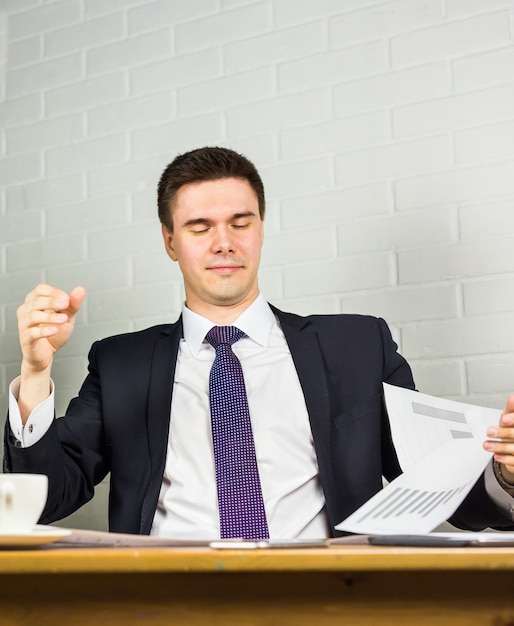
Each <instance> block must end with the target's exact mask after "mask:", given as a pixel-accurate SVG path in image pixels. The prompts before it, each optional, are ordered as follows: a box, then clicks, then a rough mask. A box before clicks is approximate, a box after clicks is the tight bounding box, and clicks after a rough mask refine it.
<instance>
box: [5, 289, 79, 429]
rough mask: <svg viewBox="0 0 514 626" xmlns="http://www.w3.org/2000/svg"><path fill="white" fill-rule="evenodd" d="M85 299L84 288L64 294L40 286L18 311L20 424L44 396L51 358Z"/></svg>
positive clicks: (63, 341) (69, 332)
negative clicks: (20, 362) (21, 356)
mask: <svg viewBox="0 0 514 626" xmlns="http://www.w3.org/2000/svg"><path fill="white" fill-rule="evenodd" d="M85 296H86V290H85V289H84V287H75V288H74V289H72V291H70V293H66V292H65V291H62V290H61V289H58V288H56V287H52V286H51V285H44V284H41V285H38V286H37V287H36V288H35V289H34V290H33V291H31V292H30V293H29V294H28V295H27V297H26V298H25V302H24V303H23V304H22V305H21V306H20V307H19V308H18V311H17V315H18V332H19V338H20V347H21V351H22V355H23V360H22V364H21V382H20V393H19V397H18V404H19V406H20V411H21V413H22V419H23V420H24V421H25V420H26V419H27V417H28V415H29V414H30V411H31V410H32V409H33V408H34V406H36V404H38V403H39V402H41V401H42V400H44V399H45V398H46V397H47V396H48V393H49V388H50V370H51V367H52V362H53V358H54V355H55V353H56V352H57V351H58V350H59V349H60V348H62V346H63V345H64V344H65V343H66V342H67V341H68V339H69V338H70V336H71V334H72V332H73V328H74V326H75V316H76V314H77V312H78V310H79V309H80V307H81V305H82V302H83V301H84V298H85Z"/></svg>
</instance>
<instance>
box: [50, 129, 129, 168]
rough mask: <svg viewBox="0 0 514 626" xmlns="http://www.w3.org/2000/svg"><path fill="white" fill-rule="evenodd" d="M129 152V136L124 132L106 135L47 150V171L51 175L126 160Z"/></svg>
mask: <svg viewBox="0 0 514 626" xmlns="http://www.w3.org/2000/svg"><path fill="white" fill-rule="evenodd" d="M127 153H128V147H127V138H126V136H125V135H124V134H117V135H105V136H104V137H100V138H98V139H89V140H86V141H80V142H77V143H74V144H72V145H70V146H64V147H61V148H52V149H51V150H47V151H46V155H45V158H46V171H47V173H48V175H49V176H57V175H58V174H71V173H73V172H81V171H84V170H89V169H90V168H92V167H95V168H96V167H101V166H102V165H110V164H112V163H119V162H121V161H124V160H126V158H127Z"/></svg>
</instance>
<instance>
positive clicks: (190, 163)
mask: <svg viewBox="0 0 514 626" xmlns="http://www.w3.org/2000/svg"><path fill="white" fill-rule="evenodd" d="M220 178H242V179H244V180H247V181H248V183H249V184H250V186H251V187H252V189H253V190H254V191H255V194H256V196H257V201H258V203H259V215H260V216H261V219H264V213H265V208H266V202H265V197H264V185H263V184H262V180H261V177H260V175H259V172H258V171H257V168H256V167H255V165H254V164H253V163H252V162H251V161H249V160H248V159H247V158H246V157H245V156H243V155H242V154H239V153H238V152H235V151H234V150H230V149H229V148H218V147H205V148H198V149H197V150H191V151H190V152H185V153H184V154H180V155H179V156H177V157H176V158H175V159H174V160H173V161H172V162H171V163H170V164H169V165H168V167H167V168H166V169H165V170H164V172H163V173H162V176H161V178H160V180H159V186H158V188H157V206H158V210H159V219H160V221H161V223H162V224H164V226H166V228H167V229H168V230H169V231H170V232H173V216H172V213H173V206H172V205H173V201H174V199H175V197H176V195H177V192H178V190H179V189H180V188H181V187H183V186H184V185H188V184H190V183H200V182H205V181H209V180H219V179H220Z"/></svg>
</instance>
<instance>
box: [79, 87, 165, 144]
mask: <svg viewBox="0 0 514 626" xmlns="http://www.w3.org/2000/svg"><path fill="white" fill-rule="evenodd" d="M174 115H176V111H175V106H174V104H173V98H172V95H171V94H170V93H169V92H165V93H158V94H152V95H150V96H144V97H142V98H130V99H127V100H123V101H122V102H116V103H113V104H106V105H103V106H100V107H98V108H95V109H91V110H90V111H88V112H87V128H88V134H89V135H103V134H106V133H114V132H117V131H125V132H126V131H129V130H132V129H135V128H144V127H148V125H149V121H150V120H151V122H152V124H158V123H159V122H164V121H167V120H170V119H172V117H173V116H174Z"/></svg>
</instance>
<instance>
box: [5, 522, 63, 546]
mask: <svg viewBox="0 0 514 626" xmlns="http://www.w3.org/2000/svg"><path fill="white" fill-rule="evenodd" d="M70 534H71V530H70V529H68V528H59V527H57V526H42V525H40V524H38V525H37V526H35V527H34V529H33V530H32V531H30V532H27V533H17V532H12V533H2V532H0V548H17V547H20V548H22V547H29V546H42V545H44V544H46V543H52V542H53V541H57V540H58V539H62V538H63V537H67V536H68V535H70Z"/></svg>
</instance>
